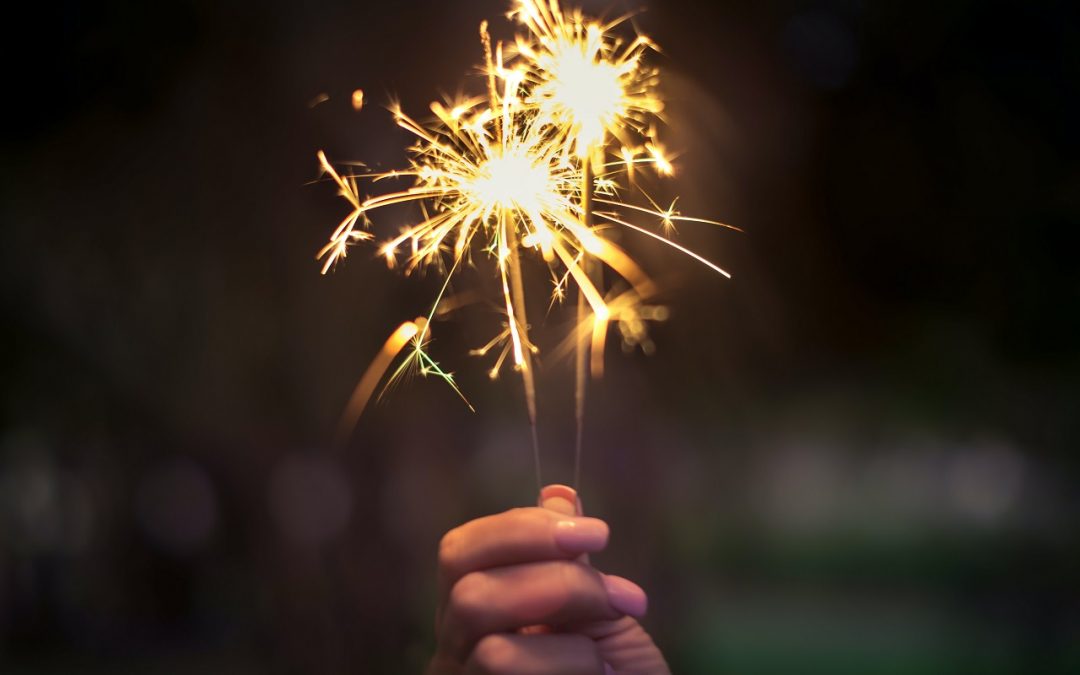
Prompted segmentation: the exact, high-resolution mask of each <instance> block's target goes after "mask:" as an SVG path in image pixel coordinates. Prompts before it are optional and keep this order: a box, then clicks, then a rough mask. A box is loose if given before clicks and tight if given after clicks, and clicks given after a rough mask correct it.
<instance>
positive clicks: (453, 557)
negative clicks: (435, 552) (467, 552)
mask: <svg viewBox="0 0 1080 675" xmlns="http://www.w3.org/2000/svg"><path fill="white" fill-rule="evenodd" d="M461 540H462V534H461V528H460V527H455V528H454V529H452V530H450V531H449V532H447V533H446V534H444V535H443V537H442V539H441V540H439V567H440V568H441V569H443V570H444V571H447V572H453V571H454V570H455V569H456V567H457V564H458V560H459V558H460V557H461V547H462V541H461Z"/></svg>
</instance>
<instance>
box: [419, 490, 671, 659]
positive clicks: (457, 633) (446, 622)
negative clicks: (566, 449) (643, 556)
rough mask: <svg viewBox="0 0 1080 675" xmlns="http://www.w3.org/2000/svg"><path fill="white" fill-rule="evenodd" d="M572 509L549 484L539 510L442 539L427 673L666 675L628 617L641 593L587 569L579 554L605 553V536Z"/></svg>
mask: <svg viewBox="0 0 1080 675" xmlns="http://www.w3.org/2000/svg"><path fill="white" fill-rule="evenodd" d="M577 502H578V500H577V497H576V495H575V493H574V492H573V490H570V489H569V488H566V487H564V486H548V487H547V488H544V490H543V491H542V492H541V508H521V509H513V510H511V511H507V512H505V513H501V514H498V515H494V516H488V517H486V518H480V519H478V520H474V521H471V522H469V523H466V524H464V525H462V526H460V527H458V528H456V529H454V530H451V531H450V532H449V533H447V535H446V536H445V537H444V538H443V541H442V544H441V545H440V551H439V588H440V598H441V601H440V606H439V610H438V613H437V615H436V617H437V618H436V626H437V633H438V648H437V650H438V651H437V653H436V656H435V657H434V659H432V662H431V665H430V666H429V668H428V671H427V672H428V675H463V674H465V673H488V674H498V675H512V674H522V675H525V674H539V673H560V674H566V673H575V674H576V673H581V674H582V675H600V674H601V673H608V674H610V673H634V674H635V675H669V673H670V671H669V670H668V667H667V664H666V663H665V662H664V658H663V656H662V655H661V654H660V651H659V650H658V649H657V648H656V646H655V645H654V644H653V642H652V639H651V638H649V636H648V634H647V633H645V631H644V630H643V629H642V628H641V626H640V625H639V624H638V623H637V620H636V618H635V617H640V616H642V615H643V614H644V613H645V606H646V598H645V594H644V592H643V591H642V590H641V589H640V588H639V587H638V586H637V585H635V584H634V583H633V582H631V581H628V580H626V579H623V578H621V577H615V576H610V575H604V574H601V573H599V572H597V571H596V570H595V569H593V568H592V567H591V566H589V565H588V562H587V558H585V556H586V555H587V554H588V553H593V552H596V551H599V550H601V549H603V548H604V547H605V546H606V544H607V539H608V528H607V525H606V524H605V523H604V522H603V521H601V520H597V519H595V518H585V517H582V516H581V513H580V509H579V506H578V505H577Z"/></svg>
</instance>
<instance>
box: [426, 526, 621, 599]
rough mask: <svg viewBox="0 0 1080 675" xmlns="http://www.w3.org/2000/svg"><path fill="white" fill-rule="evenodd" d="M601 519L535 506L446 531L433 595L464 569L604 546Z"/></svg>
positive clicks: (446, 587)
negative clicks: (437, 587) (575, 515)
mask: <svg viewBox="0 0 1080 675" xmlns="http://www.w3.org/2000/svg"><path fill="white" fill-rule="evenodd" d="M607 540H608V526H607V523H605V522H604V521H602V520H600V519H598V518H582V517H574V516H567V515H563V514H560V513H556V512H554V511H550V510H548V509H543V508H539V507H525V508H516V509H510V510H509V511H506V512H504V513H500V514H497V515H494V516H486V517H484V518H478V519H476V520H472V521H469V522H468V523H465V524H464V525H462V526H460V527H456V528H454V529H453V530H450V531H449V532H447V533H446V535H445V536H444V537H443V538H442V542H440V544H439V595H440V597H441V598H445V597H446V594H447V593H448V592H449V590H450V587H451V586H453V585H454V583H455V582H456V581H457V580H458V579H460V578H461V577H463V576H465V575H466V574H468V573H470V572H477V571H480V570H486V569H491V568H493V567H502V566H504V565H517V564H521V563H529V562H541V561H546V560H571V559H573V558H576V557H577V556H579V555H581V554H582V553H591V552H595V551H600V550H602V549H603V548H604V547H605V546H606V545H607Z"/></svg>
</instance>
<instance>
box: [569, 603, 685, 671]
mask: <svg viewBox="0 0 1080 675" xmlns="http://www.w3.org/2000/svg"><path fill="white" fill-rule="evenodd" d="M576 630H577V632H578V633H580V634H582V635H585V636H587V637H589V638H590V639H591V640H593V641H594V642H593V644H594V645H596V648H597V651H598V652H599V653H600V658H601V659H603V661H604V663H607V664H609V665H610V666H611V667H612V669H613V670H614V671H615V672H616V673H619V675H671V670H670V669H669V668H668V665H667V662H666V661H665V660H664V655H663V654H661V653H660V650H659V649H657V647H656V644H655V643H654V642H653V640H652V638H651V637H649V634H648V633H646V632H645V629H644V628H642V627H641V624H639V623H638V622H637V620H635V619H633V618H632V617H629V616H624V617H622V618H621V619H618V620H616V621H604V622H601V623H596V624H592V625H589V626H579V627H577V628H576Z"/></svg>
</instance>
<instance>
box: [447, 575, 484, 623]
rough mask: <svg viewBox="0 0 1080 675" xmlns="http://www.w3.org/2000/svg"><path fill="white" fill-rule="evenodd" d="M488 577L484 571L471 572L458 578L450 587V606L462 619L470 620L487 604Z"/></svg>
mask: <svg viewBox="0 0 1080 675" xmlns="http://www.w3.org/2000/svg"><path fill="white" fill-rule="evenodd" d="M487 586H488V581H487V577H486V576H484V573H483V572H471V573H469V574H466V575H465V576H463V577H461V578H460V579H458V580H457V583H455V584H454V586H453V588H451V589H450V597H449V607H450V609H451V611H453V612H454V615H455V616H456V617H458V618H459V619H460V620H462V621H466V622H467V621H469V620H470V619H471V618H473V617H475V616H476V615H477V613H478V612H481V611H482V610H483V608H484V606H485V605H486V604H487V598H486V595H487Z"/></svg>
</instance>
